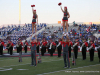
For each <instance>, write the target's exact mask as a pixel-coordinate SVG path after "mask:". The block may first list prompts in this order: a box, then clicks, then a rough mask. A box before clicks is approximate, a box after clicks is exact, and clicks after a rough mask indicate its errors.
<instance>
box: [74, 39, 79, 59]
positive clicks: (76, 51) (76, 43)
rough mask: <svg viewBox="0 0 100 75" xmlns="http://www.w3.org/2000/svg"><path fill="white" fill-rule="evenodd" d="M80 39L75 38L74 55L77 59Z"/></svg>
mask: <svg viewBox="0 0 100 75" xmlns="http://www.w3.org/2000/svg"><path fill="white" fill-rule="evenodd" d="M78 45H79V42H78V39H76V40H75V44H74V45H73V50H74V55H75V59H77V55H78Z"/></svg>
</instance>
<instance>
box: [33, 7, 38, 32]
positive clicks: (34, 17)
mask: <svg viewBox="0 0 100 75" xmlns="http://www.w3.org/2000/svg"><path fill="white" fill-rule="evenodd" d="M32 12H33V18H32V34H33V32H34V27H35V32H36V31H37V29H36V24H35V23H36V19H37V24H38V15H37V14H36V10H34V9H33V7H32Z"/></svg>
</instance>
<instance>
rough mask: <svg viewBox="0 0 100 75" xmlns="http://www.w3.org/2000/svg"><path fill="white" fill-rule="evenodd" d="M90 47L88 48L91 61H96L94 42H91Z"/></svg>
mask: <svg viewBox="0 0 100 75" xmlns="http://www.w3.org/2000/svg"><path fill="white" fill-rule="evenodd" d="M90 45H91V46H90V47H89V48H88V50H89V52H90V61H93V59H94V50H95V45H94V43H93V41H90Z"/></svg>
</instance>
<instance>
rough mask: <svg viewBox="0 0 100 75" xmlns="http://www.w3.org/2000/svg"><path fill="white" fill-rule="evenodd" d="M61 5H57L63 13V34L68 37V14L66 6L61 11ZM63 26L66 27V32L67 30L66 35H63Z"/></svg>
mask: <svg viewBox="0 0 100 75" xmlns="http://www.w3.org/2000/svg"><path fill="white" fill-rule="evenodd" d="M61 4H62V3H59V4H58V5H59V6H60V7H61V10H62V12H63V13H64V17H63V19H62V21H63V34H66V35H68V18H69V17H70V14H69V12H68V9H67V7H66V6H65V7H64V10H63V9H62V6H61ZM65 25H66V30H67V32H66V33H65Z"/></svg>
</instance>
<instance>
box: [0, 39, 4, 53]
mask: <svg viewBox="0 0 100 75" xmlns="http://www.w3.org/2000/svg"><path fill="white" fill-rule="evenodd" d="M3 46H4V42H3V41H2V40H1V41H0V55H3Z"/></svg>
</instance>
